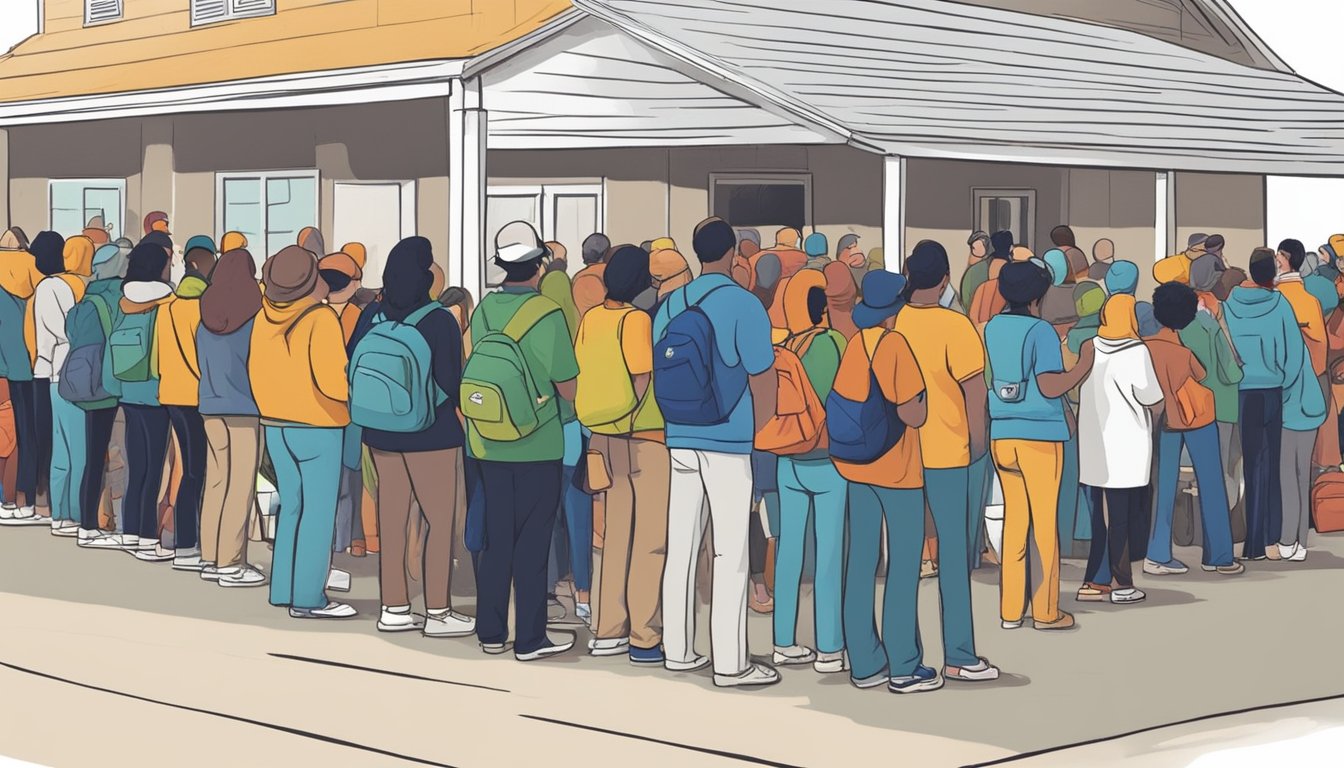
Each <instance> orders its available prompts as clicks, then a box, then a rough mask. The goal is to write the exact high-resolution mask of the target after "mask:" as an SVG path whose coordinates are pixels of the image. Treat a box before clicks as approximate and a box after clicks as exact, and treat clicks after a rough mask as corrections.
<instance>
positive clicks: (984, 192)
mask: <svg viewBox="0 0 1344 768" xmlns="http://www.w3.org/2000/svg"><path fill="white" fill-rule="evenodd" d="M993 197H1022V198H1026V201H1027V216H1026V219H1027V229H1028V231H1026V232H1014V233H1013V234H1014V235H1015V236H1016V237H1017V241H1018V242H1017V244H1018V245H1025V246H1026V247H1028V248H1033V249H1034V248H1035V246H1034V245H1033V243H1034V242H1035V241H1036V215H1037V213H1038V211H1037V209H1036V190H1035V189H1031V188H1028V187H972V188H971V228H970V229H971V231H972V232H975V231H977V230H979V229H980V223H981V222H980V206H981V205H982V201H983V200H984V199H985V198H993ZM990 234H993V233H992V232H991V233H990Z"/></svg>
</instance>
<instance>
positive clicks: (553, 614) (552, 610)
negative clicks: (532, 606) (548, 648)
mask: <svg viewBox="0 0 1344 768" xmlns="http://www.w3.org/2000/svg"><path fill="white" fill-rule="evenodd" d="M568 615H569V611H566V610H565V606H563V605H561V604H560V601H559V600H556V599H555V595H551V596H549V597H547V598H546V621H547V622H551V623H553V622H557V621H561V620H563V619H564V618H565V617H566V616H568Z"/></svg>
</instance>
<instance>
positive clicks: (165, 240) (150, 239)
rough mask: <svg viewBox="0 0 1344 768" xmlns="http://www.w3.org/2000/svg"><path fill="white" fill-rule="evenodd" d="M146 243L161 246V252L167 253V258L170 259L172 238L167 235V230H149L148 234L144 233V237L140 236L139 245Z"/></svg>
mask: <svg viewBox="0 0 1344 768" xmlns="http://www.w3.org/2000/svg"><path fill="white" fill-rule="evenodd" d="M146 243H148V244H150V245H154V246H157V247H159V248H162V249H163V252H164V253H166V254H168V258H169V259H172V256H173V238H171V237H169V236H168V233H167V232H159V231H154V232H150V233H149V234H148V235H145V236H144V237H142V238H140V244H141V245H144V244H146Z"/></svg>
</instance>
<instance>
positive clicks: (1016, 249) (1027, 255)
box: [1011, 245, 1036, 261]
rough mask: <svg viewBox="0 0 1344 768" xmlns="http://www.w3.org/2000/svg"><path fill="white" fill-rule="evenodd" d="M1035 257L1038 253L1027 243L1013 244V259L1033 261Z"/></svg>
mask: <svg viewBox="0 0 1344 768" xmlns="http://www.w3.org/2000/svg"><path fill="white" fill-rule="evenodd" d="M1034 258H1036V254H1034V253H1032V252H1031V249H1030V248H1028V247H1027V246H1025V245H1015V246H1013V250H1012V251H1011V260H1012V261H1031V260H1032V259H1034Z"/></svg>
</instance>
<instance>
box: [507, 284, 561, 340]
mask: <svg viewBox="0 0 1344 768" xmlns="http://www.w3.org/2000/svg"><path fill="white" fill-rule="evenodd" d="M539 299H542V301H539ZM559 311H560V306H559V305H558V304H556V303H555V302H553V301H550V300H549V299H546V297H545V296H542V295H540V294H538V295H536V296H533V297H531V298H529V299H527V300H526V301H524V302H523V305H522V306H521V307H519V308H518V311H517V312H514V313H513V317H511V318H509V322H507V323H505V325H504V330H503V331H501V333H503V334H504V335H505V336H508V337H509V338H510V339H513V341H514V343H518V342H521V341H522V340H523V337H524V336H526V335H527V332H528V331H530V330H532V329H533V328H535V327H536V325H537V323H539V322H541V321H542V319H543V318H545V317H546V316H547V315H549V314H551V313H552V312H559Z"/></svg>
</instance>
